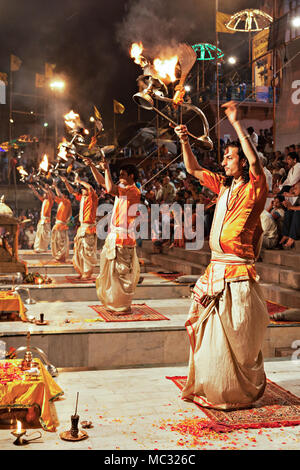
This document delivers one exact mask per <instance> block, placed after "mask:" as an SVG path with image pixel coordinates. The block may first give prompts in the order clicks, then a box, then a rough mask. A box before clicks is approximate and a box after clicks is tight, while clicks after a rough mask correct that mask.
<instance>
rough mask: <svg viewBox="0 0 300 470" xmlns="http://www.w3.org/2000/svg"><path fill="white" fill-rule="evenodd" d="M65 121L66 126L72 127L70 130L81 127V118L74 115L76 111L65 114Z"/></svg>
mask: <svg viewBox="0 0 300 470" xmlns="http://www.w3.org/2000/svg"><path fill="white" fill-rule="evenodd" d="M64 119H65V124H66V126H68V127H70V129H75V127H78V126H79V125H80V116H79V114H76V113H74V111H70V112H69V113H67V114H65V115H64Z"/></svg>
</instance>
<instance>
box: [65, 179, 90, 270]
mask: <svg viewBox="0 0 300 470" xmlns="http://www.w3.org/2000/svg"><path fill="white" fill-rule="evenodd" d="M62 180H63V181H64V182H65V185H66V188H67V189H68V191H69V192H70V193H71V194H74V196H75V199H76V200H77V201H79V202H80V208H79V222H80V226H79V227H78V229H77V233H76V236H75V238H74V254H73V266H74V268H75V270H76V272H77V273H78V275H79V278H82V279H90V278H91V277H92V275H93V273H94V270H95V267H96V265H97V235H96V213H97V207H98V196H97V193H96V191H95V190H94V188H93V187H92V186H91V185H90V184H89V183H87V182H86V181H83V180H80V178H79V177H78V176H77V177H76V182H77V183H78V184H80V185H81V186H82V189H81V193H79V192H77V191H75V190H74V189H73V188H72V187H71V186H70V184H69V183H68V181H67V179H66V178H65V177H63V178H62Z"/></svg>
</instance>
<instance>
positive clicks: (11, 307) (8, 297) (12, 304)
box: [0, 291, 27, 321]
mask: <svg viewBox="0 0 300 470" xmlns="http://www.w3.org/2000/svg"><path fill="white" fill-rule="evenodd" d="M2 312H7V313H8V312H17V313H18V314H19V316H20V318H21V320H22V321H27V317H26V308H25V307H24V304H23V302H22V300H21V297H20V296H19V294H17V293H16V292H12V291H1V292H0V315H1V313H2Z"/></svg>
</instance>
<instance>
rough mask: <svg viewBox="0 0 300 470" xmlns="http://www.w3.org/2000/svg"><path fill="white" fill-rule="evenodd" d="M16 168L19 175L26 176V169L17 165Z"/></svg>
mask: <svg viewBox="0 0 300 470" xmlns="http://www.w3.org/2000/svg"><path fill="white" fill-rule="evenodd" d="M17 170H18V172H19V173H20V175H21V176H28V173H27V171H26V170H25V169H24V167H23V166H17Z"/></svg>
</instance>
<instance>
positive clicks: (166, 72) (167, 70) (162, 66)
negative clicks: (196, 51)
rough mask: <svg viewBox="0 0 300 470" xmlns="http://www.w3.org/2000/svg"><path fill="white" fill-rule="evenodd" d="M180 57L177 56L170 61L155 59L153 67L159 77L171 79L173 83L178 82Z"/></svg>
mask: <svg viewBox="0 0 300 470" xmlns="http://www.w3.org/2000/svg"><path fill="white" fill-rule="evenodd" d="M177 62H178V57H177V56H176V55H175V56H173V57H171V58H170V59H159V58H157V59H154V61H153V66H154V69H155V70H156V72H157V73H158V75H159V76H160V77H161V78H163V79H170V80H171V82H175V81H176V74H175V72H176V65H177Z"/></svg>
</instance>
